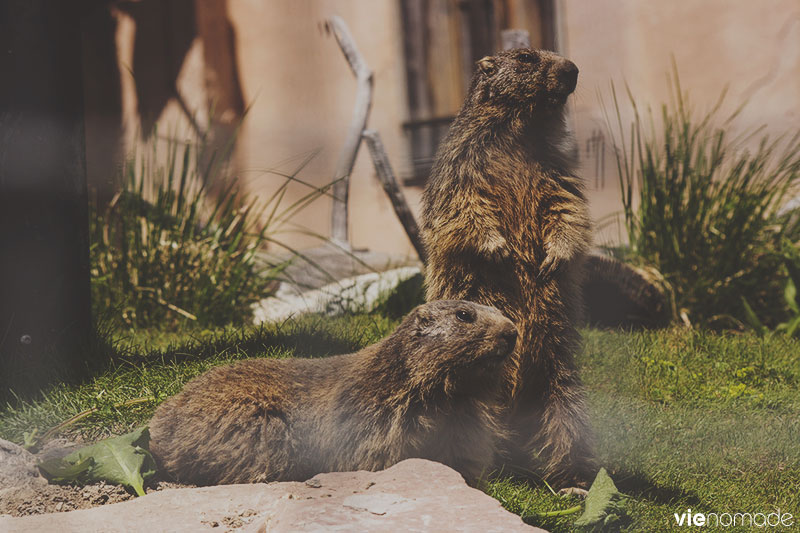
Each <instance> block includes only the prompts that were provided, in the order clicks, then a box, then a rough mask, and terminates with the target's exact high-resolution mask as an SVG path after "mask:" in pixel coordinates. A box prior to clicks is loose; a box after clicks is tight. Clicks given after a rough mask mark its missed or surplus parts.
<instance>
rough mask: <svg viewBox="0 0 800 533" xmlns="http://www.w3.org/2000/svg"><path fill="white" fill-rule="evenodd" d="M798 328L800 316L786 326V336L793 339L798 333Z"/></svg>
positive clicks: (799, 326)
mask: <svg viewBox="0 0 800 533" xmlns="http://www.w3.org/2000/svg"><path fill="white" fill-rule="evenodd" d="M798 328H800V316H797V317H795V318H793V319H792V320H791V322H789V323H788V324H787V325H786V336H787V337H793V336H794V334H795V333H796V332H797V331H798Z"/></svg>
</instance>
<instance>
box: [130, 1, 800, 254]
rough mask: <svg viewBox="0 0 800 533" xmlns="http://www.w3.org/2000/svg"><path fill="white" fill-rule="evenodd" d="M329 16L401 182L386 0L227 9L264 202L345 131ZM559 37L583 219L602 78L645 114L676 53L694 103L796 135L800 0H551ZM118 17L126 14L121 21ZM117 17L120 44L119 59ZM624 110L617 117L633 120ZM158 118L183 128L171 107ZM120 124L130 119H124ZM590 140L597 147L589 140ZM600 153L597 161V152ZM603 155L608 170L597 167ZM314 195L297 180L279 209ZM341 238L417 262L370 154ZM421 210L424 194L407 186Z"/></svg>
mask: <svg viewBox="0 0 800 533" xmlns="http://www.w3.org/2000/svg"><path fill="white" fill-rule="evenodd" d="M333 14H337V15H339V16H341V17H342V18H343V19H344V20H345V21H346V22H347V24H348V25H349V27H350V30H351V31H352V34H353V36H354V38H355V40H356V42H357V43H358V46H359V48H360V50H361V52H362V53H363V55H364V57H365V59H366V61H367V63H368V64H369V65H370V66H371V68H372V69H373V70H374V75H375V78H374V79H375V92H374V101H373V107H372V114H371V118H370V122H369V125H370V127H372V128H374V129H377V130H378V131H379V132H380V133H381V135H382V136H383V140H384V142H385V144H386V148H387V151H388V154H389V157H390V160H391V162H392V164H393V166H394V168H395V171H396V172H397V173H398V174H400V175H403V174H407V173H408V170H409V166H410V157H409V155H410V154H409V146H408V139H407V137H406V135H405V133H404V132H403V130H402V123H403V121H404V120H406V119H407V116H408V110H407V100H406V81H405V70H404V62H403V61H404V59H403V44H402V42H403V41H402V33H401V22H400V10H399V5H398V2H397V1H395V0H375V1H366V0H303V1H288V0H279V1H264V0H230V2H229V7H228V16H229V19H230V20H231V23H232V25H233V28H234V31H235V45H236V51H237V54H238V57H237V59H238V71H239V73H240V77H241V80H240V81H241V86H242V91H243V93H244V100H245V103H246V104H249V105H251V108H250V110H249V113H248V115H247V117H246V120H245V122H244V125H243V129H242V131H241V134H240V137H239V144H238V152H237V154H236V161H237V164H238V166H239V167H240V169H241V174H242V176H243V177H244V181H245V183H246V185H247V187H248V189H249V190H251V191H253V192H257V193H259V194H262V195H263V196H264V197H268V196H269V195H270V194H271V193H272V191H274V190H275V188H276V187H277V186H278V185H279V184H280V182H281V180H282V178H280V177H278V176H275V175H271V174H269V173H267V172H266V170H267V169H271V168H272V169H277V170H279V171H281V172H291V171H292V170H294V169H295V168H296V166H297V165H298V164H299V162H300V161H302V160H303V158H305V157H306V156H307V155H308V154H310V153H312V152H315V151H318V152H319V153H318V154H317V155H316V156H315V157H314V159H313V160H312V161H311V163H310V164H309V165H308V166H307V167H306V168H304V169H303V170H302V172H301V173H300V175H299V177H300V178H301V179H303V180H305V181H307V182H309V183H311V184H313V185H315V186H322V185H325V184H326V183H329V182H330V181H331V179H332V178H333V172H334V168H335V165H336V160H337V158H338V155H339V150H340V148H341V144H342V141H343V138H344V135H345V133H346V131H347V127H348V124H349V121H350V117H351V111H352V107H353V103H354V97H355V88H356V87H355V80H354V78H353V76H352V74H351V72H350V70H349V67H348V65H347V63H346V62H345V60H344V58H343V56H342V54H341V52H340V50H339V48H338V46H337V45H336V42H335V40H334V38H333V37H332V36H331V35H327V34H326V33H325V32H324V31H323V29H322V24H323V22H324V20H325V19H326V18H327V17H328V16H330V15H333ZM556 14H557V16H556V18H557V20H556V25H557V29H556V31H557V41H558V43H559V46H560V48H561V52H562V53H563V54H564V55H566V56H567V57H569V58H570V59H572V60H573V61H574V62H575V63H576V64H577V65H578V66H579V68H580V71H581V74H580V77H579V80H578V89H577V91H576V93H575V95H574V96H573V97H572V100H571V104H570V105H571V115H570V120H571V122H572V127H573V129H574V131H575V132H576V135H577V139H578V146H579V150H580V155H581V160H582V174H583V176H584V177H585V179H586V182H587V188H588V192H589V197H590V200H591V205H592V213H593V216H594V217H595V219H596V220H598V221H602V220H604V219H605V217H606V216H607V215H608V214H610V213H613V212H615V211H617V210H618V209H619V194H618V190H617V189H618V188H617V176H616V168H615V165H614V162H613V157H612V152H611V149H612V148H611V147H612V143H611V139H610V137H609V135H608V131H607V129H606V123H605V119H604V114H603V108H602V103H601V101H600V97H602V98H603V100H604V101H605V104H606V105H610V92H609V86H610V82H611V81H612V80H613V81H614V82H615V83H616V85H617V87H618V88H620V89H621V88H622V87H623V86H624V84H625V83H626V82H627V84H628V85H629V86H630V88H631V90H632V92H633V94H634V95H635V96H636V98H637V100H638V101H639V103H640V104H641V105H646V104H652V105H654V106H658V105H660V103H661V102H663V101H665V100H666V99H667V98H668V94H669V93H668V87H667V83H666V74H667V72H669V71H670V68H671V57H673V56H674V58H675V61H676V63H677V65H678V69H679V73H680V77H681V83H682V85H683V87H684V88H685V89H686V90H687V91H688V92H689V93H690V95H691V99H692V101H693V102H695V104H696V105H697V106H698V108H701V109H702V108H707V107H708V106H710V105H711V104H712V103H713V102H714V101H716V99H717V97H718V96H719V94H720V91H721V90H722V89H723V87H725V86H726V85H728V86H729V95H728V99H727V102H728V104H729V105H728V110H731V109H733V108H734V107H735V106H737V105H738V104H740V103H741V102H742V101H743V100H744V99H749V101H750V103H749V105H748V106H747V107H746V108H745V110H744V111H743V112H742V114H741V115H740V117H739V118H738V119H737V121H736V122H735V125H736V126H737V127H742V128H745V127H748V128H749V127H755V126H759V125H761V124H766V125H767V131H769V132H771V133H776V134H777V133H782V132H785V131H787V130H788V129H790V128H792V127H795V128H797V125H798V123H799V122H800V120H798V119H799V118H800V117H799V116H798V115H799V114H800V2H798V0H762V1H759V2H754V1H752V0H697V1H691V2H689V1H683V2H656V1H642V0H591V1H588V0H557V2H556ZM123 18H124V17H123ZM130 31H131V28H130V27H129V25H126V23H125V21H124V20H123V21H122V22H121V24H120V27H119V32H118V44H119V45H120V56H121V57H122V59H123V62H124V60H125V57H126V53H127V54H129V50H128V51H126V47H125V35H126V32H128V33H130ZM201 46H202V43H201V42H199V41H198V42H197V43H196V45H195V47H194V48H193V49H192V50H191V51H190V52H189V54H188V56H187V59H186V61H185V64H184V68H183V71H182V72H181V77H180V79H179V83H178V85H179V88H180V90H181V92H182V93H183V94H184V95H186V100H187V102H188V103H189V104H190V105H191V106H196V108H197V109H198V110H202V108H203V104H204V98H205V96H204V94H203V91H202V68H201V67H202V49H198V48H199V47H201ZM123 89H124V98H123V107H124V109H125V113H126V116H127V117H128V118H129V119H130V118H131V117H132V116H133V114H135V112H136V109H135V104H132V103H131V92H132V90H133V89H132V87H131V80H130V79H127V80H126V74H125V73H123ZM629 116H630V115H629V114H627V115H626V119H627V118H629ZM162 121H163V122H166V123H174V122H180V121H185V120H184V119H183V117H182V114H181V111H180V109H179V107H178V106H177V104H175V102H172V103H171V104H170V105H169V106H168V107H167V109H166V111H165V112H164V115H163V116H162ZM127 122H130V123H133V121H132V120H128V121H127ZM591 139H593V140H594V141H593V142H589V141H590V140H591ZM601 154H603V155H602V156H601ZM601 157H604V163H605V164H604V165H600V162H601V161H602V159H601ZM308 190H309V189H307V188H305V187H303V186H301V185H293V186H292V187H290V189H289V195H288V196H287V197H286V198H285V199H284V201H285V202H287V204H286V205H288V204H289V203H291V202H292V201H294V200H296V199H298V198H300V197H301V196H302V195H303V194H305V193H307V192H308ZM350 191H351V192H350V220H351V221H350V239H351V242H352V244H353V245H354V247H356V248H371V249H373V250H378V251H386V252H393V253H398V254H407V255H413V253H414V252H413V248H412V247H411V245H410V243H409V242H408V240H407V238H406V236H405V233H404V232H403V230H402V227H401V226H400V224H399V222H398V221H397V219H396V218H395V215H394V213H393V211H392V208H391V205H390V203H389V201H388V200H387V198H386V196H385V194H384V193H383V191H382V189H381V187H380V185H379V183H378V182H377V180H376V178H375V176H374V171H373V169H372V164H371V162H370V160H369V156H368V153H367V150H366V147H365V146H362V150H361V151H360V153H359V156H358V160H357V162H356V166H355V170H354V173H353V176H352V178H351V188H350ZM405 192H406V195H407V197H408V199H409V201H410V203H411V205H412V209H414V210H415V211H416V212H418V210H419V197H420V193H421V190H420V189H419V188H406V189H405ZM330 206H331V202H330V200H329V199H328V198H323V199H320V200H318V201H316V202H315V203H314V204H312V205H311V206H310V207H309V208H307V209H306V210H305V211H304V212H302V213H301V214H300V215H299V216H298V217H296V218H295V222H296V223H297V225H299V226H301V227H302V228H303V229H304V230H306V231H310V232H313V233H317V234H320V235H324V236H327V235H328V234H329V223H330ZM619 236H620V233H619V232H618V231H617V229H616V228H615V227H614V226H613V225H612V226H605V227H604V228H601V230H600V231H598V236H597V239H596V240H597V241H598V242H599V243H603V242H607V241H609V240H617V239H618V238H619ZM280 238H281V239H283V240H285V241H287V242H289V243H290V244H292V245H293V246H295V247H306V246H313V245H315V244H317V243H318V242H319V241H318V240H317V239H314V238H312V237H309V236H307V235H301V234H300V233H285V234H282V235H280Z"/></svg>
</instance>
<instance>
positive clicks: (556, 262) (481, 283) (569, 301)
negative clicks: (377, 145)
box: [423, 49, 594, 483]
mask: <svg viewBox="0 0 800 533" xmlns="http://www.w3.org/2000/svg"><path fill="white" fill-rule="evenodd" d="M577 78H578V69H577V67H576V66H575V65H574V64H573V63H572V62H570V61H567V60H566V59H563V58H561V57H559V56H556V55H554V54H552V53H549V52H544V51H538V50H531V49H519V50H511V51H507V52H502V53H499V54H497V55H496V56H493V57H486V58H484V59H482V60H480V61H479V62H478V71H477V72H476V73H475V76H474V78H473V80H472V85H471V86H470V89H469V93H468V95H467V99H466V102H465V103H464V106H463V107H462V108H461V111H460V112H459V114H458V116H457V117H456V119H455V121H454V122H453V125H452V126H451V128H450V132H449V135H448V137H447V139H446V140H445V141H444V142H443V144H442V146H441V148H440V150H439V153H438V155H437V160H436V163H435V164H434V167H433V171H432V175H431V178H430V181H429V183H428V186H427V188H426V189H425V194H424V196H423V205H424V207H423V238H424V240H425V245H426V248H427V252H428V258H429V259H428V265H427V273H426V282H427V286H428V292H427V296H428V299H430V300H433V299H440V298H452V299H464V300H472V301H475V302H479V303H482V304H486V305H492V306H494V307H496V308H498V309H499V310H500V311H501V312H502V313H503V314H505V315H506V316H508V317H509V318H511V319H512V320H513V321H514V322H515V324H516V325H517V328H518V330H519V334H520V342H519V343H518V344H517V349H516V350H515V351H514V354H513V355H512V357H511V358H509V360H508V361H507V363H506V365H505V368H504V370H505V371H506V372H505V374H506V381H505V383H506V388H505V389H506V390H505V394H506V399H505V403H506V406H507V407H508V409H507V412H506V414H507V420H508V422H509V425H510V429H511V430H512V431H513V434H514V438H513V441H512V442H511V443H509V448H510V449H511V452H510V455H509V456H508V457H507V458H506V462H507V464H508V466H510V467H512V468H514V467H516V468H517V469H520V470H522V471H523V472H524V471H530V470H532V469H535V470H536V471H538V472H540V473H542V474H544V475H545V476H546V477H548V478H550V479H552V480H554V481H555V482H560V483H564V482H576V481H577V482H580V481H586V480H587V478H588V477H590V476H591V475H593V474H594V472H593V465H592V462H593V460H592V452H591V447H590V446H589V445H588V439H589V431H588V424H587V415H586V413H585V410H584V399H583V392H582V388H581V384H580V380H579V378H578V374H577V371H576V368H575V363H574V360H573V354H574V352H575V351H576V350H577V349H578V346H579V340H580V339H579V336H578V333H577V331H576V330H575V327H574V323H575V320H576V318H577V315H578V314H579V311H580V303H579V299H580V298H579V297H580V294H579V281H580V280H579V272H580V268H581V260H582V256H583V254H584V252H585V251H586V249H587V247H588V246H589V242H590V233H591V228H590V221H589V216H588V209H587V203H586V199H585V198H584V195H583V192H582V183H581V181H580V180H579V179H578V178H577V177H576V176H575V175H574V174H573V166H574V163H575V161H574V157H573V155H572V151H571V147H572V144H571V143H572V140H571V137H570V135H569V133H568V131H567V129H566V124H565V121H564V104H565V102H566V100H567V97H568V96H569V95H570V94H571V93H572V91H573V90H574V89H575V85H576V82H577Z"/></svg>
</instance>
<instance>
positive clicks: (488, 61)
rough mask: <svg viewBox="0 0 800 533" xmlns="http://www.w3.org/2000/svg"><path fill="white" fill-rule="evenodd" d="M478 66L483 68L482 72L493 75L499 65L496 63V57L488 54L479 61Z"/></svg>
mask: <svg viewBox="0 0 800 533" xmlns="http://www.w3.org/2000/svg"><path fill="white" fill-rule="evenodd" d="M478 68H479V69H481V72H483V73H484V74H486V75H487V76H491V75H492V74H494V73H495V72H497V65H496V64H495V62H494V59H492V58H491V57H489V56H486V57H484V58H483V59H481V60H480V61H478Z"/></svg>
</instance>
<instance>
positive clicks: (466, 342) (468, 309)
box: [397, 300, 517, 392]
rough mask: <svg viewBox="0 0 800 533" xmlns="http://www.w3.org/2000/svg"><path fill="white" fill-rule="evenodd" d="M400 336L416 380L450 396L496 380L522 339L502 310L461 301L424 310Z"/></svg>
mask: <svg viewBox="0 0 800 533" xmlns="http://www.w3.org/2000/svg"><path fill="white" fill-rule="evenodd" d="M397 331H398V332H401V334H400V336H399V340H402V342H403V343H404V349H403V352H404V357H405V360H406V361H405V362H406V367H407V368H408V369H409V377H410V379H411V381H412V382H416V384H418V385H421V386H422V388H424V389H426V390H428V391H432V390H435V389H439V390H444V391H445V392H449V391H450V390H451V389H452V387H453V386H456V384H457V383H463V382H465V381H472V380H473V379H474V378H476V377H484V376H485V377H486V379H487V380H488V381H494V378H496V377H497V375H498V374H499V372H498V368H499V367H500V365H501V364H502V363H503V361H505V359H506V358H507V357H508V356H509V355H510V354H511V352H512V351H513V349H514V345H515V344H516V340H517V329H516V328H515V327H514V324H513V323H512V322H511V320H509V319H508V318H506V317H505V316H503V314H502V313H500V311H498V310H497V309H495V308H494V307H488V306H485V305H479V304H476V303H472V302H466V301H462V300H438V301H433V302H429V303H427V304H425V305H421V306H419V307H417V308H416V309H414V310H413V311H412V312H411V313H410V314H409V315H408V316H407V317H406V319H405V320H404V321H403V323H402V324H401V325H400V326H399V327H398V329H397Z"/></svg>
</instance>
